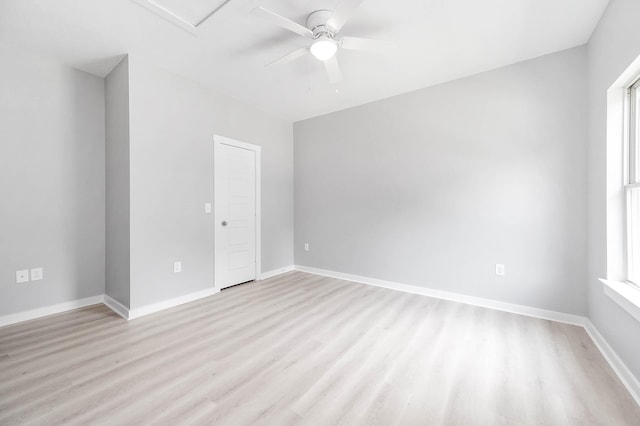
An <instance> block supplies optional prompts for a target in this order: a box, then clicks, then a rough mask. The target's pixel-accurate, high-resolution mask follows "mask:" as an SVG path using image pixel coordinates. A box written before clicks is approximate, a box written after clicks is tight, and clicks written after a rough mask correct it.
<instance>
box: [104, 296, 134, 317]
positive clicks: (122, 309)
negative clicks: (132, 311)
mask: <svg viewBox="0 0 640 426" xmlns="http://www.w3.org/2000/svg"><path fill="white" fill-rule="evenodd" d="M104 304H105V305H106V306H107V308H109V309H111V310H112V311H113V312H115V313H116V314H118V315H120V316H121V317H122V318H124V319H126V320H129V319H131V318H129V308H127V307H126V306H124V305H123V304H122V303H120V302H118V301H117V300H116V299H114V298H113V297H111V296H109V295H106V294H105V295H104Z"/></svg>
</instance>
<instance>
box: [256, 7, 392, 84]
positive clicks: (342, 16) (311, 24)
mask: <svg viewBox="0 0 640 426" xmlns="http://www.w3.org/2000/svg"><path fill="white" fill-rule="evenodd" d="M363 1H364V0H342V1H341V2H340V4H338V6H337V7H336V8H335V10H316V11H314V12H312V13H311V14H309V16H308V17H307V20H306V26H304V25H301V24H298V23H297V22H294V21H292V20H290V19H288V18H285V17H284V16H281V15H279V14H277V13H275V12H272V11H270V10H268V9H265V8H263V7H258V8H255V9H253V13H254V14H256V15H258V16H260V17H262V18H265V19H267V20H269V21H270V22H272V23H274V24H276V25H278V26H280V27H282V28H284V29H287V30H289V31H292V32H294V33H296V34H298V35H301V36H303V37H307V38H308V39H310V40H311V43H310V44H309V46H307V47H302V48H300V49H296V50H294V51H293V52H289V53H287V54H286V55H284V56H282V57H280V58H278V59H276V60H275V61H273V62H270V63H268V64H267V65H265V66H271V65H275V64H282V63H286V62H290V61H293V60H295V59H298V58H300V57H302V56H305V55H306V54H308V53H311V55H312V56H313V57H315V58H316V59H318V60H319V61H322V62H324V66H325V69H326V71H327V74H328V75H329V81H331V83H334V84H335V83H339V82H340V81H341V80H342V73H341V72H340V65H339V64H338V60H337V58H336V52H337V51H338V49H347V50H362V51H367V52H374V53H383V52H385V51H387V50H388V49H389V43H388V42H384V41H379V40H371V39H367V38H361V37H344V36H341V37H338V33H339V32H340V30H341V29H342V27H343V26H344V24H346V23H347V21H348V20H349V19H350V18H351V16H353V14H354V13H355V11H356V9H357V8H358V6H360V4H361V3H362V2H363Z"/></svg>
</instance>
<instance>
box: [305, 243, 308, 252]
mask: <svg viewBox="0 0 640 426" xmlns="http://www.w3.org/2000/svg"><path fill="white" fill-rule="evenodd" d="M304 251H309V243H304Z"/></svg>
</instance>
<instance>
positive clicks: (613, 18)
mask: <svg viewBox="0 0 640 426" xmlns="http://www.w3.org/2000/svg"><path fill="white" fill-rule="evenodd" d="M638 16H640V2H638V1H637V0H623V1H620V0H612V1H611V3H610V4H609V6H608V7H607V10H606V11H605V13H604V15H603V17H602V19H601V20H600V23H599V24H598V27H597V28H596V31H595V32H594V34H593V36H592V38H591V40H590V42H589V160H588V170H589V179H588V188H589V209H588V211H589V262H588V264H589V271H588V286H589V318H590V319H591V321H592V322H593V324H594V325H595V326H596V328H597V329H598V330H599V331H600V333H601V334H602V335H603V336H604V337H605V339H606V340H607V341H608V342H609V344H610V345H611V346H612V347H613V349H614V350H615V351H616V352H617V353H618V355H619V356H620V358H622V360H623V361H624V362H625V363H626V364H627V366H628V367H629V368H630V370H631V371H632V372H633V373H634V374H635V376H636V377H639V378H640V357H639V356H638V355H639V354H640V339H638V336H640V324H639V323H638V322H637V321H636V320H635V319H633V317H631V315H629V314H627V312H626V311H624V310H623V309H622V308H621V307H620V306H618V305H617V304H615V303H614V302H613V301H612V300H611V299H609V298H608V297H607V296H605V295H604V294H603V290H602V284H601V283H600V282H599V281H598V278H605V277H606V275H607V246H606V201H607V200H606V176H605V173H606V151H605V148H606V92H607V89H608V88H609V87H610V86H611V84H613V82H614V81H615V80H616V79H617V78H618V77H619V76H620V74H622V72H623V71H624V70H625V69H626V68H627V67H628V66H629V65H630V64H631V62H633V60H634V59H636V58H637V57H638V55H640V25H638Z"/></svg>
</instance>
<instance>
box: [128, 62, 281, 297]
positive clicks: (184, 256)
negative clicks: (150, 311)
mask: <svg viewBox="0 0 640 426" xmlns="http://www.w3.org/2000/svg"><path fill="white" fill-rule="evenodd" d="M129 72H130V116H131V121H130V125H131V129H130V132H131V133H130V137H131V139H130V143H131V146H130V155H131V156H130V162H131V307H132V308H134V309H135V308H138V307H140V306H144V305H148V304H151V303H154V302H159V301H162V300H166V299H170V298H173V297H178V296H182V295H185V294H188V293H192V292H196V291H199V290H203V289H207V288H211V287H212V286H213V277H214V270H213V268H214V257H213V250H214V227H213V226H214V223H213V214H205V212H204V204H205V203H206V202H213V164H214V162H213V134H214V133H215V134H220V135H224V136H228V137H231V138H234V139H238V140H241V141H244V142H248V143H253V144H256V145H260V146H262V147H263V151H262V199H263V204H262V230H263V234H262V254H263V256H262V270H263V271H269V270H272V269H276V268H280V267H284V266H288V265H291V264H293V252H292V249H293V182H292V179H293V131H292V125H291V123H289V122H285V121H282V120H279V119H276V118H274V117H271V116H270V115H268V114H267V113H264V112H261V111H258V110H256V109H253V108H250V107H248V106H246V105H245V104H242V103H240V102H238V101H235V100H233V99H230V98H227V97H225V96H222V95H220V94H218V93H215V92H213V91H211V90H209V89H207V88H205V87H203V86H200V85H198V84H196V83H193V82H191V81H189V80H187V79H185V78H182V77H180V76H177V75H174V74H171V73H168V72H165V71H163V70H161V69H158V68H156V67H154V66H153V65H151V64H149V63H147V62H145V60H144V59H142V58H140V57H139V56H135V55H130V56H129ZM176 260H180V261H182V272H181V273H178V274H174V273H173V262H174V261H176Z"/></svg>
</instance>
